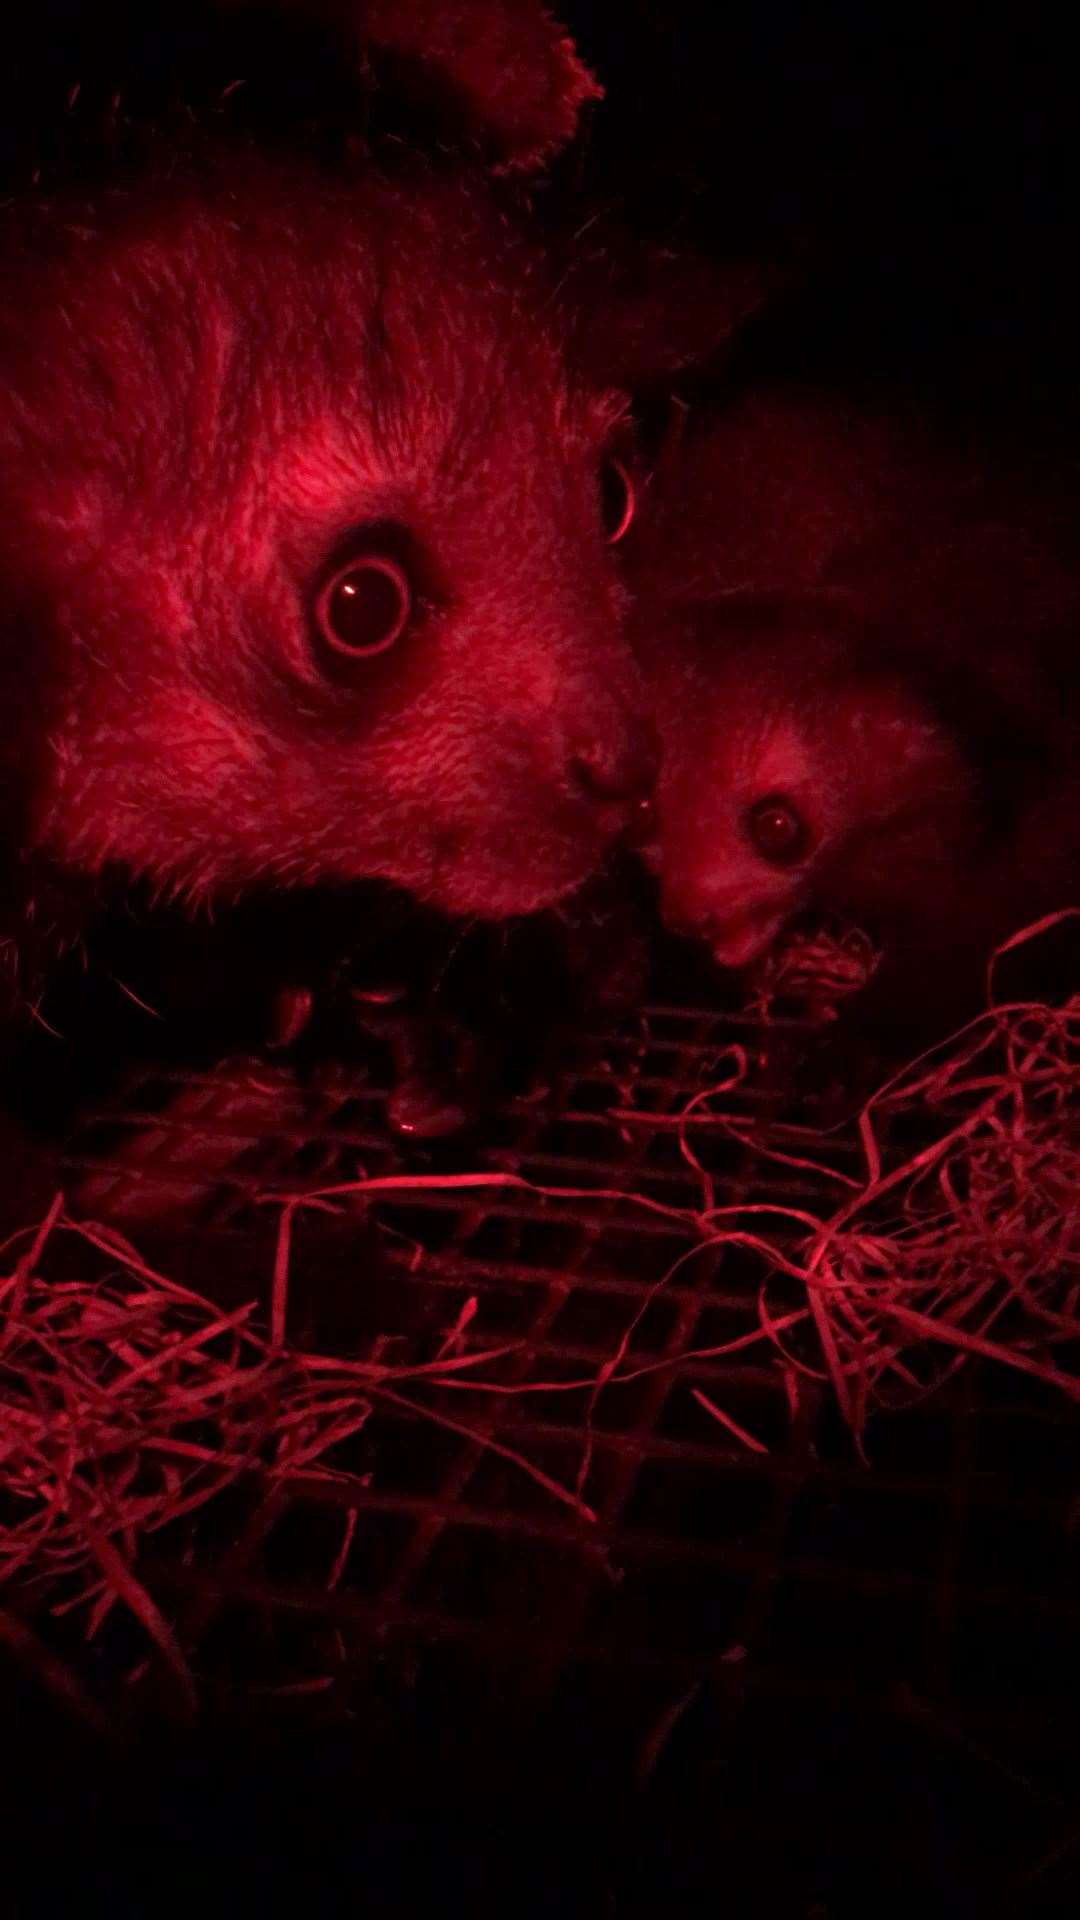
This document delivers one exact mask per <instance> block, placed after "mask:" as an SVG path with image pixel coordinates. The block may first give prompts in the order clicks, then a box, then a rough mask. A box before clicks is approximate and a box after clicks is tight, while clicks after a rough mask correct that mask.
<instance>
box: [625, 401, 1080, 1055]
mask: <svg viewBox="0 0 1080 1920" xmlns="http://www.w3.org/2000/svg"><path fill="white" fill-rule="evenodd" d="M1062 520H1063V514H1062V512H1061V511H1060V510H1059V511H1057V512H1056V513H1051V512H1050V511H1049V510H1048V509H1047V508H1046V505H1045V503H1043V504H1042V505H1040V506H1036V505H1035V503H1034V502H1033V501H1031V500H1024V499H1022V492H1021V490H1020V489H1019V488H1018V486H1017V484H1016V482H1015V480H1014V479H1013V478H1011V477H1009V476H1007V475H1005V474H1004V473H1001V474H999V475H998V477H997V478H996V479H995V478H994V477H993V475H992V474H991V473H988V472H985V471H983V470H982V469H981V468H980V466H979V464H978V462H976V461H974V460H972V459H970V458H968V457H964V458H961V457H959V456H958V455H956V454H951V453H948V452H946V450H945V449H944V447H942V446H940V445H937V444H935V443H934V441H933V440H932V439H931V437H930V436H929V435H928V434H926V435H921V434H916V433H915V432H913V431H912V430H910V429H907V428H902V427H900V426H898V425H896V424H890V423H889V422H888V421H886V420H884V419H879V420H874V419H871V418H869V417H866V416H860V415H858V414H849V413H845V411H844V409H843V408H842V407H841V406H840V404H839V403H830V402H829V401H828V400H824V401H815V400H813V399H810V398H805V397H800V396H798V395H788V394H784V393H777V394H775V395H773V396H768V397H762V398H760V399H754V400H751V401H748V402H745V403H743V404H741V405H737V406H733V407H732V409H731V411H730V413H729V414H728V415H727V416H726V417H725V418H722V419H720V420H719V421H717V422H715V423H714V424H713V425H712V427H711V428H710V430H709V431H708V432H707V433H706V434H705V435H704V436H703V437H702V438H700V439H699V440H698V441H697V443H696V444H692V445H690V446H688V447H687V448H686V449H685V452H684V454H683V456H682V457H681V458H680V460H679V462H678V463H677V465H676V466H675V467H674V468H672V469H670V470H669V471H667V472H666V473H663V474H661V475H659V476H657V479H656V481H655V484H654V487H653V489H652V493H651V497H650V498H649V499H648V501H647V503H646V506H645V508H644V510H643V512H642V513H641V514H640V515H639V519H638V523H637V526H636V529H635V533H634V535H633V536H632V540H631V543H630V545H629V549H628V565H629V577H630V582H631V586H632V588H633V592H634V605H633V613H632V620H631V627H632V634H633V639H634V644H635V647H636V649H637V651H638V655H639V658H640V661H641V663H642V665H643V667H644V669H645V672H646V677H647V680H648V683H649V686H650V690H651V695H652V698H653V701H654V704H655V707H656V712H657V719H658V725H659V732H660V739H661V745H662V753H663V765H662V771H661V777H660V786H659V827H658V834H657V838H656V842H655V845H654V846H653V847H652V848H651V850H650V852H649V856H648V857H649V863H650V865H652V866H653V868H654V870H655V871H656V872H657V873H658V874H659V877H660V885H661V895H662V903H663V910H664V912H665V915H666V917H668V918H669V920H670V921H671V922H672V923H673V924H675V925H677V926H679V927H681V928H683V929H685V930H687V931H691V932H697V933H699V934H700V935H701V937H703V938H705V939H707V940H708V941H709V943H710V945H711V946H712V947H713V950H714V952H715V954H716V957H717V959H718V960H719V961H720V962H721V963H723V964H729V965H744V964H748V963H750V962H752V961H754V960H756V959H757V958H759V957H760V956H761V955H762V954H763V953H764V952H765V951H766V950H767V948H768V946H769V944H770V943H771V941H772V940H773V939H774V938H775V937H776V935H777V934H778V933H779V932H780V930H781V928H782V927H783V926H784V924H785V923H786V922H787V921H788V920H789V919H790V918H791V916H792V915H793V914H795V913H797V912H798V911H800V910H801V909H803V908H808V907H812V908H817V909H825V910H835V911H838V912H842V913H844V914H845V915H847V916H849V917H850V918H853V919H855V920H857V921H860V922H862V923H863V924H864V925H867V926H868V927H869V929H870V930H871V931H872V932H874V933H876V934H877V935H878V936H879V937H880V938H881V939H882V940H883V942H884V944H885V961H884V964H883V967H882V970H881V976H880V983H879V987H878V988H877V989H876V996H875V997H876V998H877V999H878V1001H879V1004H880V1005H881V1006H882V1007H883V1008H884V1007H888V1009H889V1011H890V1013H891V1014H892V1015H894V1016H895V1017H897V1018H906V1017H908V1016H912V1017H914V1019H915V1023H916V1024H918V1023H919V1021H920V1020H921V1019H922V1016H923V1015H924V1014H925V1015H926V1016H927V1017H928V1018H932V1017H933V1015H934V1014H935V1013H937V1012H942V1011H944V1010H947V1011H948V1012H949V1013H950V1014H952V1013H955V1012H956V1011H957V1010H958V1009H959V1008H960V1006H961V1004H962V1003H964V1002H965V1001H969V1000H971V999H972V998H973V997H975V996H977V994H978V992H979V990H980V987H981V984H982V977H983V975H982V969H983V966H984V963H985V960H986V958H987V956H988V954H989V952H990V950H991V949H992V947H993V946H994V945H995V943H996V942H997V941H999V940H1001V939H1002V938H1003V937H1004V936H1006V935H1007V934H1009V933H1010V932H1011V931H1013V930H1014V929H1015V928H1016V927H1018V926H1019V925H1020V924H1022V923H1023V922H1024V921H1026V920H1029V919H1032V918H1034V917H1035V916H1037V915H1039V914H1041V913H1043V912H1045V911H1051V910H1053V909H1055V908H1057V907H1058V906H1069V905H1072V904H1073V903H1074V899H1075V896H1076V892H1077V880H1078V879H1080V785H1078V776H1077V770H1076V755H1075V744H1076V740H1075V736H1076V711H1077V709H1076V697H1075V696H1076V688H1075V678H1076V664H1075V662H1076V644H1075V639H1074V635H1075V633H1076V627H1077V620H1078V616H1080V592H1078V590H1077V581H1076V578H1075V576H1074V573H1073V571H1072V569H1071V568H1070V566H1069V564H1068V560H1067V551H1068V538H1069V535H1068V529H1067V526H1065V527H1064V528H1063V526H1062V524H1061V522H1062ZM772 792H781V793H785V794H787V795H788V796H789V797H790V798H791V799H792V801H793V802H794V804H795V806H796V807H797V809H798V810H799V812H800V813H801V814H802V816H803V817H804V818H805V820H806V821H807V824H808V826H809V828H810V832H811V848H810V851H809V854H808V856H807V858H806V859H805V860H803V861H800V862H799V863H798V864H796V865H794V866H791V867H783V866H778V865H774V864H770V863H769V862H767V861H766V860H765V859H763V858H762V856H761V855H760V854H759V853H758V851H757V850H756V848H755V847H754V845H753V843H752V841H751V840H750V838H749V836H748V833H747V829H746V824H745V819H746V810H747V808H748V806H750V805H751V804H752V803H753V801H755V800H756V799H759V798H762V797H764V796H765V795H767V794H769V793H772Z"/></svg>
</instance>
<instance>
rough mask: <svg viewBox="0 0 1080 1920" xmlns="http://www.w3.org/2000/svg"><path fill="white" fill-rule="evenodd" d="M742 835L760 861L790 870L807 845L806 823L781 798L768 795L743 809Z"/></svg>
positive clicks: (793, 808) (772, 794)
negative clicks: (749, 842) (744, 817)
mask: <svg viewBox="0 0 1080 1920" xmlns="http://www.w3.org/2000/svg"><path fill="white" fill-rule="evenodd" d="M746 831H747V833H748V834H749V836H750V839H751V840H752V841H753V844H754V846H755V847H756V848H757V850H758V852H759V853H760V855H761V857H762V859H763V860H768V861H769V862H770V863H771V864H772V865H773V866H774V867H791V866H794V865H795V864H796V862H797V861H799V860H801V859H802V857H803V855H804V853H805V852H806V850H807V848H808V846H809V844H810V834H809V830H808V828H807V825H806V822H805V820H804V819H803V817H802V814H801V813H800V812H799V810H798V808H797V807H794V806H792V804H791V801H790V800H789V799H788V798H787V796H786V795H785V794H782V793H769V794H766V796H765V798H764V799H763V800H758V801H756V802H755V804H754V805H753V806H752V807H750V808H748V809H747V813H746Z"/></svg>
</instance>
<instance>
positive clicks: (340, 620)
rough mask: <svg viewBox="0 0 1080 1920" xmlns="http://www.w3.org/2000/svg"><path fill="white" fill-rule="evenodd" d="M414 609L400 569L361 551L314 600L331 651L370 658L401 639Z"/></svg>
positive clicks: (379, 555)
mask: <svg viewBox="0 0 1080 1920" xmlns="http://www.w3.org/2000/svg"><path fill="white" fill-rule="evenodd" d="M412 606H413V596H412V588H411V587H410V585H409V578H408V575H407V574H406V572H405V570H404V568H403V567H401V566H399V564H398V562H397V561H396V560H391V559H390V558H389V557H388V556H387V555H386V554H382V553H365V554H361V555H359V556H358V557H357V558H356V559H353V560H350V561H348V563H347V564H346V565H345V566H343V567H339V568H338V570H337V572H336V573H334V574H332V575H331V577H330V579H329V580H328V581H327V583H326V585H325V586H324V587H323V588H322V590H321V591H320V593H319V597H318V599H317V600H316V602H315V620H316V623H317V625H318V629H319V633H320V636H321V637H322V639H323V640H325V642H326V644H327V646H328V647H331V648H332V649H333V651H334V652H335V653H338V654H343V655H345V656H346V657H347V658H349V659H354V660H364V659H367V660H370V659H373V658H374V656H375V655H376V654H379V653H386V652H387V650H388V649H389V648H390V647H392V646H393V645H394V643H395V641H397V640H400V638H401V635H402V634H403V633H404V631H405V628H406V626H407V625H408V621H409V615H410V613H411V612H412Z"/></svg>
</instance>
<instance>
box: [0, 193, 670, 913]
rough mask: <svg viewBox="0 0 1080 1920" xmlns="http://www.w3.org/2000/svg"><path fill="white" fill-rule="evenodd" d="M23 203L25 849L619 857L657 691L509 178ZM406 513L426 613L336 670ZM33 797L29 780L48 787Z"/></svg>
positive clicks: (12, 609) (16, 781)
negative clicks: (329, 663)
mask: <svg viewBox="0 0 1080 1920" xmlns="http://www.w3.org/2000/svg"><path fill="white" fill-rule="evenodd" d="M8 218H9V232H8V235H7V241H8V245H7V248H6V252H7V256H8V260H9V266H8V268H7V273H6V279H5V308H6V311H5V317H4V320H3V325H2V330H0V367H2V368H3V373H4V381H3V387H2V389H0V501H2V510H0V587H2V592H3V597H4V602H5V608H6V614H7V619H8V633H7V636H6V638H5V639H4V642H3V647H4V654H5V656H6V657H5V658H4V661H3V669H2V674H3V686H4V691H5V696H6V698H7V699H8V701H9V702H10V701H11V700H12V699H13V698H14V699H16V700H17V701H18V702H20V703H21V706H22V710H23V714H24V718H23V719H22V720H21V721H20V725H19V728H18V729H14V730H13V732H15V733H16V734H17V738H15V740H14V741H13V740H12V737H11V735H10V734H9V742H8V748H7V750H6V757H7V759H8V761H13V762H14V767H13V769H12V768H10V767H9V768H8V769H7V777H8V782H9V785H10V786H11V787H12V789H13V790H15V789H22V788H24V789H25V791H23V792H21V794H20V797H21V800H22V804H23V805H24V807H25V810H26V813H27V820H28V824H27V830H26V839H27V843H28V844H29V845H31V846H32V847H35V848H40V849H42V850H44V851H45V852H47V853H48V854H49V855H51V856H53V857H55V858H56V859H57V860H59V861H60V862H61V863H64V864H67V865H71V866H74V867H77V868H79V869H81V870H84V871H85V870H90V871H96V870H98V869H100V868H101V867H103V866H104V865H105V864H106V863H113V862H116V863H119V864H120V865H121V866H122V867H123V868H126V869H128V870H130V871H132V872H138V873H143V874H148V875H150V876H152V878H153V879H154V880H155V881H156V882H158V883H159V884H160V886H161V888H162V890H163V891H166V892H175V893H178V894H181V895H185V896H188V897H191V898H192V899H196V898H199V897H203V896H209V895H212V894H213V893H214V892H215V891H217V890H221V889H229V890H231V889H237V888H241V887H244V886H246V885H248V884H250V883H251V882H253V881H255V880H267V881H271V882H276V881H280V882H283V883H295V882H308V881H314V880H322V879H342V878H344V879H349V878H355V877H361V876H367V875H377V876H383V877H386V878H389V879H391V880H394V881H396V882H399V883H401V884H403V885H404V886H406V887H408V888H410V889H412V890H414V891H415V892H416V893H417V894H418V895H420V896H422V897H424V898H427V899H430V900H433V901H436V902H438V903H439V904H441V905H444V906H446V907H449V908H451V909H455V910H459V911H465V912H470V913H481V914H486V915H499V914H504V913H516V912H520V911H523V910H527V909H530V908H532V907H535V906H537V905H539V904H541V903H542V902H545V901H549V900H551V899H553V898H555V897H557V896H559V895H560V894H562V893H564V892H565V891H566V890H567V889H569V888H571V887H572V886H573V885H574V884H575V883H576V882H577V881H578V880H580V879H581V878H582V877H583V876H584V875H585V874H586V873H587V872H588V871H589V870H590V869H591V868H592V867H593V865H594V864H595V862H596V860H597V858H598V856H599V854H600V852H601V850H602V848H603V846H604V844H605V843H606V841H607V840H608V839H609V837H610V836H611V834H612V832H613V831H614V830H615V829H616V827H617V826H618V825H619V823H620V813H619V808H618V806H617V805H616V804H615V803H614V801H612V800H608V801H604V800H602V799H595V798H590V797H588V795H587V794H586V793H584V792H583V790H582V788H581V786H580V784H579V783H578V782H577V781H576V780H575V778H574V776H573V773H572V764H571V763H572V762H573V760H574V757H575V755H578V754H584V755H585V756H586V757H588V758H589V759H590V760H591V762H592V764H593V765H594V766H595V767H598V768H599V769H601V771H604V770H608V771H610V773H611V775H612V776H613V784H614V785H618V780H619V778H620V777H621V775H622V773H623V771H624V770H625V768H626V766H627V764H628V763H629V762H630V761H631V760H632V758H633V755H634V753H635V751H636V744H637V740H636V732H635V727H636V722H635V716H634V709H635V704H636V702H637V700H638V697H639V693H638V687H637V684H636V679H635V673H634V670H633V667H632V665H631V662H630V659H629V655H628V653H627V651H626V649H625V646H624V643H623V641H622V639H621V638H620V636H619V633H618V630H617V617H616V616H617V610H618V589H617V586H616V584H615V581H614V578H613V572H612V568H611V565H610V557H609V555H608V553H607V552H606V551H605V548H604V540H603V533H602V529H601V526H600V521H599V511H598V486H597V475H598V467H599V463H600V460H601V455H602V449H603V445H604V440H605V436H606V434H607V432H608V429H609V427H610V424H611V417H612V403H611V402H610V401H608V400H605V399H598V398H597V397H596V396H595V395H594V394H593V393H591V392H589V391H585V390H581V389H580V388H578V387H576V386H575V385H574V384H573V383H572V381H571V380H570V379H569V378H568V375H567V372H566V370H565V366H564V362H563V357H562V352H561V347H560V340H559V334H558V323H557V319H556V318H555V316H554V313H553V310H552V307H551V301H550V296H549V293H548V291H547V289H546V287H545V284H544V281H543V277H542V275H541V274H540V273H539V271H538V270H537V267H536V262H535V261H534V259H533V258H532V256H531V255H530V254H529V252H528V251H527V249H526V248H525V246H524V245H523V243H522V242H521V240H520V239H519V238H518V237H517V235H516V234H515V233H514V232H513V231H512V229H511V228H510V227H509V226H508V225H507V224H506V222H505V221H504V220H503V219H502V218H501V217H500V216H499V215H498V214H497V213H496V212H495V210H494V209H493V207H492V205H491V203H490V202H489V200H488V199H487V196H486V192H485V190H484V189H483V187H482V186H480V185H479V184H470V183H467V182H462V183H457V182H454V181H439V180H436V179H435V178H433V177H430V176H427V177H425V176H424V175H423V174H422V173H421V172H420V170H419V169H417V170H414V171H413V173H412V174H411V175H410V176H409V177H404V176H403V177H401V178H400V179H397V180H389V179H387V178H383V177H380V176H378V175H376V174H375V173H374V172H372V173H369V174H367V175H365V176H364V178H363V179H362V180H361V181H360V182H359V184H357V185H350V186H349V187H348V188H346V187H345V186H336V185H332V184H331V183H330V182H329V181H328V180H327V179H325V178H322V177H320V176H318V175H316V174H315V173H313V172H312V173H308V172H307V171H306V170H305V168H303V167H302V166H301V165H300V164H299V163H297V164H295V165H293V166H290V167H289V168H288V169H283V168H280V167H276V166H275V167H270V166H268V165H260V164H257V163H256V162H254V161H250V162H247V163H245V164H244V166H243V167H242V168H241V167H238V165H237V163H236V162H235V161H233V162H232V163H231V164H230V167H229V169H228V172H227V176H226V181H225V183H224V184H222V185H221V186H220V187H218V188H217V189H216V190H211V189H208V188H206V187H205V186H202V187H201V188H200V189H199V190H198V191H197V192H196V191H191V192H188V191H185V190H183V189H182V188H181V189H177V190H170V189H168V188H162V189H157V190H155V191H154V192H152V193H151V192H150V191H149V189H144V190H142V191H140V192H138V193H136V194H133V195H128V194H121V193H114V194H111V195H102V196H100V197H98V198H97V199H96V200H95V202H94V203H93V204H92V205H90V204H87V205H76V204H72V205H71V206H69V207H66V208H60V207H43V208H40V209H36V210H33V211H31V212H30V213H29V214H26V213H16V214H15V215H11V216H9V217H8ZM383 519H387V520H390V521H393V522H394V523H396V524H398V525H404V526H405V527H406V528H407V529H408V533H409V536H410V541H411V545H412V549H413V552H414V563H415V570H416V573H417V576H418V578H419V579H420V582H421V585H422V588H423V597H424V606H423V610H422V614H421V618H420V619H419V621H418V623H417V627H416V630H415V631H414V632H412V633H410V634H409V635H408V636H407V637H406V639H405V640H404V641H403V642H402V643H401V644H400V645H399V646H397V647H395V648H394V649H393V650H392V652H391V653H389V654H388V655H387V656H385V657H383V658H380V659H378V660H376V661H374V662H370V663H368V664H366V665H363V664H361V665H358V666H357V667H356V668H355V669H350V670H349V671H348V672H345V673H343V674H342V673H339V674H338V675H337V677H336V678H334V677H328V675H327V672H326V670H325V665H324V663H322V662H321V661H320V660H319V658H318V656H317V653H316V651H315V648H314V643H313V636H312V631H311V624H310V603H311V599H312V595H313V593H314V588H315V584H316V583H317V581H318V579H319V576H320V573H321V572H322V570H323V569H324V568H325V566H326V565H327V561H328V557H329V556H330V555H331V554H332V553H333V552H334V551H335V549H336V548H337V547H338V545H339V543H341V542H342V541H343V540H347V536H348V534H349V531H350V529H353V528H356V527H357V526H364V525H366V524H368V523H371V522H373V521H380V520H383ZM27 794H28V798H27Z"/></svg>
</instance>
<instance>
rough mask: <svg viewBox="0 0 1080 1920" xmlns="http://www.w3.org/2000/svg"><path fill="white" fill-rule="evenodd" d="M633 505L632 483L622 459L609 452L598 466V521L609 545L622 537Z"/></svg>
mask: <svg viewBox="0 0 1080 1920" xmlns="http://www.w3.org/2000/svg"><path fill="white" fill-rule="evenodd" d="M635 505H636V502H635V499H634V483H633V481H632V480H631V478H630V475H629V473H628V472H627V470H626V468H625V467H624V466H623V463H622V461H621V460H616V458H615V456H614V454H610V453H609V454H608V456H607V458H606V459H605V460H604V462H603V465H602V466H601V468H600V521H601V525H602V526H603V529H604V535H605V538H606V540H607V543H608V546H609V547H614V546H617V545H618V543H619V541H620V540H621V539H622V537H623V534H624V533H625V532H626V530H627V528H628V526H629V525H630V522H631V521H632V519H633V517H634V509H635Z"/></svg>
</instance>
